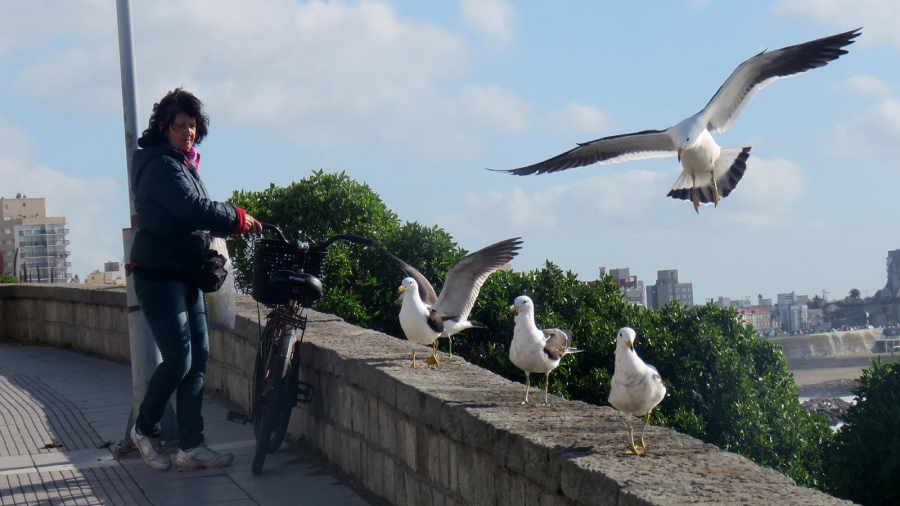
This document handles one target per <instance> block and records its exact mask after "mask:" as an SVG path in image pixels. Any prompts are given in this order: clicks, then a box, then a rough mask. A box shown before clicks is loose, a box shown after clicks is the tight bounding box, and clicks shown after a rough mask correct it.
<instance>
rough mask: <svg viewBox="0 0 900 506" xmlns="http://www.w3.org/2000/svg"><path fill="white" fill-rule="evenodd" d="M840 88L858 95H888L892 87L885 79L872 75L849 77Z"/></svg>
mask: <svg viewBox="0 0 900 506" xmlns="http://www.w3.org/2000/svg"><path fill="white" fill-rule="evenodd" d="M840 88H841V89H843V90H847V91H850V92H852V93H854V94H856V95H864V96H865V95H873V96H876V97H886V96H888V95H890V94H891V89H890V87H889V86H888V85H887V84H885V83H884V81H882V80H881V79H878V78H877V77H875V76H872V75H859V76H853V77H851V78H849V79H847V81H845V82H844V83H843V84H842V85H841V86H840Z"/></svg>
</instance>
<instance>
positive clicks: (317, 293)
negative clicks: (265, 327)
mask: <svg viewBox="0 0 900 506" xmlns="http://www.w3.org/2000/svg"><path fill="white" fill-rule="evenodd" d="M270 282H271V283H273V284H283V283H284V284H287V285H289V287H290V290H289V292H290V297H291V298H292V299H295V300H299V301H300V303H301V304H311V303H313V302H315V301H317V300H319V299H321V298H322V295H323V292H322V281H321V280H319V278H317V277H315V276H313V275H312V274H304V273H300V272H295V271H292V270H290V269H279V270H277V271H275V272H273V273H272V278H271V279H270Z"/></svg>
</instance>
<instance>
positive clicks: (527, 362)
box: [509, 295, 581, 404]
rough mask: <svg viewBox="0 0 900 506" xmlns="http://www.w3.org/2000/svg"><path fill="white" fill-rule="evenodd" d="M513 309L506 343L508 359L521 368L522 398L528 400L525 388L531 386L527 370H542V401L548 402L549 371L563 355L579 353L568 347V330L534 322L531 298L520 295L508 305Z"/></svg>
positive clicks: (570, 334)
mask: <svg viewBox="0 0 900 506" xmlns="http://www.w3.org/2000/svg"><path fill="white" fill-rule="evenodd" d="M509 310H510V312H513V311H515V312H516V313H517V314H516V326H515V328H514V329H513V338H512V344H510V346H509V360H510V361H511V362H512V363H513V365H515V366H516V367H518V368H519V369H522V371H524V372H525V402H523V403H522V404H528V389H529V388H531V373H544V380H545V381H544V404H550V400H549V394H548V390H549V389H550V371H552V370H553V369H556V367H557V366H558V365H559V361H560V360H561V359H562V358H563V356H565V355H568V354H570V353H579V352H581V350H577V349H575V348H571V347H570V345H571V344H572V332H571V331H568V330H560V329H539V328H537V325H535V324H534V302H533V301H532V300H531V297H529V296H527V295H520V296H518V297H516V300H515V301H513V305H512V306H510V308H509Z"/></svg>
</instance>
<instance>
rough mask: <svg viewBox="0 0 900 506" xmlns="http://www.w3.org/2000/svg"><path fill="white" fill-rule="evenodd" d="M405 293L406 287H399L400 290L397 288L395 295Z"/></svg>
mask: <svg viewBox="0 0 900 506" xmlns="http://www.w3.org/2000/svg"><path fill="white" fill-rule="evenodd" d="M405 291H406V287H405V286H403V285H400V288H397V293H403V292H405Z"/></svg>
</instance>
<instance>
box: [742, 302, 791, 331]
mask: <svg viewBox="0 0 900 506" xmlns="http://www.w3.org/2000/svg"><path fill="white" fill-rule="evenodd" d="M737 312H738V315H740V317H741V323H743V324H744V326H745V327H746V326H747V325H753V328H754V329H756V333H757V334H759V335H761V336H771V335H774V334H778V333H780V332H781V320H780V319H779V318H778V315H777V314H774V313H772V311H771V310H769V306H750V307H746V308H740V309H737Z"/></svg>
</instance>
